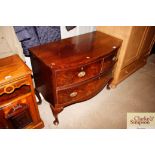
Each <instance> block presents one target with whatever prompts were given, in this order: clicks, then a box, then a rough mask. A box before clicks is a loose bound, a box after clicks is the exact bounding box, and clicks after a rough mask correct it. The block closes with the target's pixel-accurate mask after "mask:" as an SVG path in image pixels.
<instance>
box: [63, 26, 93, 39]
mask: <svg viewBox="0 0 155 155" xmlns="http://www.w3.org/2000/svg"><path fill="white" fill-rule="evenodd" d="M95 30H96V28H95V26H77V27H76V28H74V29H72V30H70V31H67V30H66V27H65V26H61V38H62V39H64V38H69V37H73V36H77V35H80V34H84V33H88V32H92V31H95Z"/></svg>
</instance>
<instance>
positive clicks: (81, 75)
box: [78, 71, 86, 78]
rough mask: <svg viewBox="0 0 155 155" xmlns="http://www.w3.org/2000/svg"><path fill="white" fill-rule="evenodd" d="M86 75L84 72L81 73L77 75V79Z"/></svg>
mask: <svg viewBox="0 0 155 155" xmlns="http://www.w3.org/2000/svg"><path fill="white" fill-rule="evenodd" d="M85 75H86V72H85V71H81V72H79V73H78V77H80V78H81V77H84V76H85Z"/></svg>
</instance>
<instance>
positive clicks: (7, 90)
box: [0, 55, 44, 129]
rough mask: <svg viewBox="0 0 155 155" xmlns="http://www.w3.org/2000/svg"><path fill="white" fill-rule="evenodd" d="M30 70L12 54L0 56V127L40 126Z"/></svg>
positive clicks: (41, 123) (41, 125) (41, 124)
mask: <svg viewBox="0 0 155 155" xmlns="http://www.w3.org/2000/svg"><path fill="white" fill-rule="evenodd" d="M43 126H44V124H43V122H42V121H41V119H40V116H39V112H38V107H37V105H36V100H35V96H34V89H33V85H32V79H31V70H30V69H29V68H28V67H27V66H26V65H25V63H24V62H23V61H22V60H21V59H20V58H19V56H18V55H12V56H9V57H6V58H0V128H3V129H21V128H26V129H28V128H42V127H43Z"/></svg>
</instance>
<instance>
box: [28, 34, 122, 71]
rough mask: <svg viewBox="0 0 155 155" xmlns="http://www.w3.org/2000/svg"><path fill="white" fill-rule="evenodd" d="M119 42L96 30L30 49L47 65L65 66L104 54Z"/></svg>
mask: <svg viewBox="0 0 155 155" xmlns="http://www.w3.org/2000/svg"><path fill="white" fill-rule="evenodd" d="M103 38H104V39H103ZM121 42H122V41H121V40H119V39H117V38H114V37H111V36H109V35H106V34H104V33H101V32H97V31H96V32H91V33H87V34H83V35H79V36H76V37H72V38H68V39H63V40H60V41H56V42H54V43H53V42H52V43H47V44H44V45H42V46H37V47H33V48H31V49H30V51H31V53H33V55H35V56H36V57H37V58H39V59H40V60H41V61H43V63H44V64H46V65H47V66H49V67H52V68H65V67H71V66H74V65H75V66H77V65H80V64H83V63H89V62H92V61H93V60H96V59H97V58H100V57H102V56H106V55H108V54H109V53H111V52H112V51H114V50H116V49H118V48H119V47H120V46H121ZM113 47H116V48H113Z"/></svg>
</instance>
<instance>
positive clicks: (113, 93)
mask: <svg viewBox="0 0 155 155" xmlns="http://www.w3.org/2000/svg"><path fill="white" fill-rule="evenodd" d="M39 111H40V115H41V118H42V120H43V121H44V124H45V129H53V128H56V129H80V128H81V129H91V128H92V129H94V128H97V129H98V128H101V129H106V128H107V129H115V128H118V129H122V128H126V126H127V124H126V122H127V121H126V117H127V112H155V54H154V55H151V56H150V57H149V59H148V62H147V64H146V65H145V66H144V67H143V68H141V69H139V70H138V71H137V72H135V73H134V74H132V75H131V76H130V77H129V78H127V79H126V80H124V81H123V82H122V83H120V84H119V85H118V86H117V87H116V88H115V89H111V90H107V89H106V88H104V89H103V90H102V91H101V92H100V93H99V94H98V95H96V96H95V97H93V98H92V99H90V100H87V101H85V102H81V103H78V104H74V105H71V106H68V107H66V108H65V109H64V110H63V111H62V112H61V113H60V114H59V121H60V124H59V125H58V126H54V125H53V120H54V117H53V115H52V112H51V109H50V107H49V104H48V103H47V102H46V101H44V100H43V103H42V105H39Z"/></svg>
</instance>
